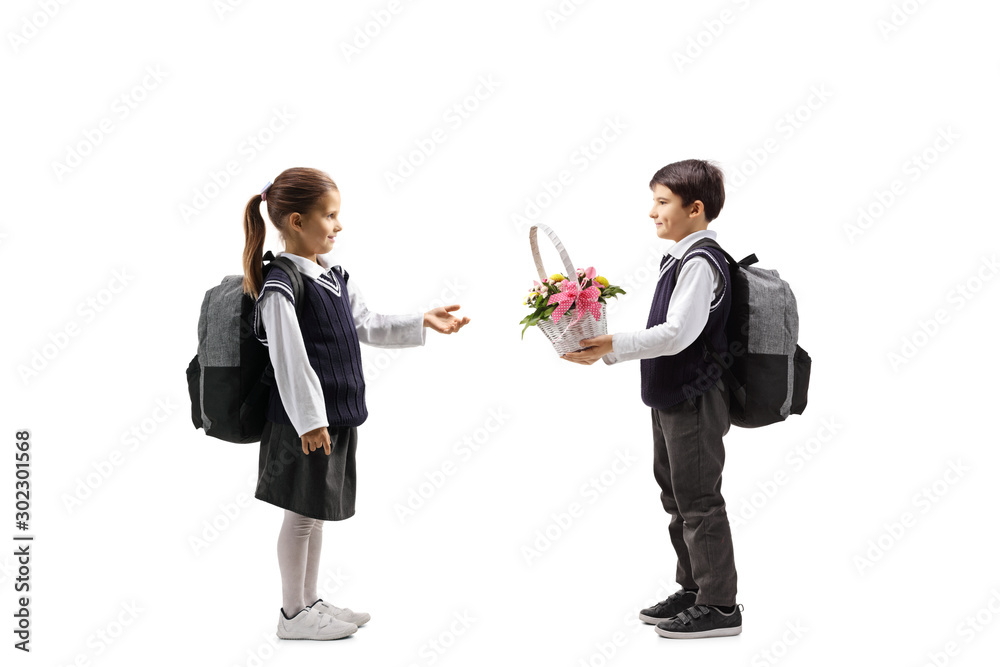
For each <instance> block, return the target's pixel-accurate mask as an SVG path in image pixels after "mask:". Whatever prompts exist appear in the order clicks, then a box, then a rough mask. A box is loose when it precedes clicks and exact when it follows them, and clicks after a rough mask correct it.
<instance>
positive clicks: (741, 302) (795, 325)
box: [681, 239, 812, 428]
mask: <svg viewBox="0 0 1000 667" xmlns="http://www.w3.org/2000/svg"><path fill="white" fill-rule="evenodd" d="M701 246H711V247H713V248H717V249H718V250H720V251H722V253H723V254H724V255H725V256H726V260H727V261H728V262H729V274H730V289H732V306H731V309H730V311H729V318H728V319H727V320H726V338H727V339H728V341H729V349H728V350H724V351H720V350H713V349H710V348H709V347H708V344H707V343H706V345H705V347H704V349H703V354H704V355H705V357H704V358H705V360H706V361H708V360H709V359H711V360H713V361H715V363H716V364H717V367H718V368H719V371H720V373H721V376H722V377H723V378H724V379H725V384H726V385H727V388H728V390H729V394H730V403H729V416H730V421H731V422H732V424H733V425H734V426H741V427H744V428H755V427H758V426H766V425H768V424H773V423H775V422H779V421H784V420H785V419H786V418H787V417H788V415H790V414H796V415H800V414H802V411H803V410H805V407H806V402H807V394H808V389H809V373H810V370H811V367H812V359H811V358H810V357H809V353H807V352H806V351H805V350H803V349H802V348H801V347H800V346H799V344H798V337H799V314H798V310H797V307H796V303H795V295H794V294H792V290H791V288H790V287H789V286H788V283H786V282H785V281H784V280H782V279H781V278H780V277H778V272H777V271H775V270H773V269H762V268H760V267H756V266H752V265H753V264H756V263H757V255H753V254H752V255H748V256H747V257H745V258H743V259H741V260H740V261H739V262H737V261H735V260H734V259H733V258H732V257H731V256H730V255H729V253H727V252H726V251H725V250H723V249H722V248H721V247H720V246H719V244H718V243H716V242H715V241H714V240H712V239H703V240H701V241H697V242H696V243H694V244H692V246H691V248H689V249H688V252H690V251H691V250H693V249H695V248H698V247H701ZM686 257H687V254H686V253H685V256H684V257H682V258H681V261H682V262H683V261H684V259H685V258H686ZM716 377H718V376H716Z"/></svg>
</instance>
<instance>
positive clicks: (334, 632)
mask: <svg viewBox="0 0 1000 667" xmlns="http://www.w3.org/2000/svg"><path fill="white" fill-rule="evenodd" d="M357 631H358V626H356V625H354V624H353V623H348V622H346V621H341V620H339V619H337V618H335V617H334V616H331V615H328V614H322V613H320V611H319V610H318V609H314V608H312V607H306V608H305V609H303V610H302V611H300V612H299V613H297V614H295V616H292V617H291V618H288V617H287V616H285V611H284V609H282V610H281V611H279V612H278V637H279V638H281V639H341V638H342V637H347V636H348V635H353V634H354V633H355V632H357Z"/></svg>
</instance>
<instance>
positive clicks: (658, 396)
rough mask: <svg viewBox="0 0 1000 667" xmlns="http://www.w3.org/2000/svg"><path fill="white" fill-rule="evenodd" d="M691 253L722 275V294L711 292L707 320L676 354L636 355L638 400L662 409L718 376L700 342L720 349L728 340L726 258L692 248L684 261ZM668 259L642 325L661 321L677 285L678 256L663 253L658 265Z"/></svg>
mask: <svg viewBox="0 0 1000 667" xmlns="http://www.w3.org/2000/svg"><path fill="white" fill-rule="evenodd" d="M695 255H700V256H702V257H704V258H705V259H707V260H708V261H709V263H710V264H711V265H712V266H714V267H715V269H716V270H717V271H718V272H719V273H720V274H721V275H722V294H721V295H720V296H718V297H715V296H714V295H713V301H712V304H711V306H710V310H709V313H708V322H707V323H706V324H705V328H704V330H702V332H701V333H700V334H699V335H698V338H696V339H695V341H694V342H693V343H692V344H691V345H689V346H688V347H686V348H684V349H683V350H681V351H680V352H678V353H677V354H671V355H664V356H660V357H654V358H652V359H640V360H639V369H640V372H641V378H642V402H643V403H645V404H646V405H648V406H649V407H651V408H657V409H658V410H665V409H666V408H668V407H670V406H672V405H676V404H677V403H680V402H681V401H683V400H684V399H686V398H694V397H696V396H700V395H701V394H704V393H705V392H706V391H708V390H709V389H711V388H712V387H713V386H714V385H715V383H716V382H717V381H718V379H719V375H720V371H719V368H718V365H717V364H714V363H712V362H711V361H708V360H706V357H705V353H704V343H705V342H706V341H709V342H710V343H711V345H713V346H714V349H715V350H720V351H724V350H726V349H728V347H729V344H728V341H727V339H726V319H727V318H728V317H729V309H730V304H731V303H732V290H731V289H730V288H729V262H728V261H727V260H726V257H725V255H723V254H722V253H721V252H719V251H718V250H716V249H714V248H708V247H702V248H696V249H694V250H692V251H690V252H689V253H688V254H687V257H685V258H684V261H685V262H687V261H689V260H690V259H691V258H693V257H694V256H695ZM667 262H672V265H671V266H670V267H669V268H668V269H667V270H666V271H665V272H664V273H663V275H662V276H661V277H660V280H659V281H658V282H657V283H656V291H655V292H654V293H653V304H652V305H651V306H650V308H649V319H648V320H647V321H646V328H647V329H649V328H650V327H653V326H656V325H657V324H662V323H663V322H665V321H666V318H667V308H668V306H669V305H670V296H671V295H672V294H673V292H674V287H675V286H676V285H677V275H678V274H679V273H680V269H681V267H680V260H677V259H676V258H673V256H672V255H666V256H664V258H663V259H662V260H661V261H660V269H661V270H662V269H663V267H664V266H665V265H666V264H667Z"/></svg>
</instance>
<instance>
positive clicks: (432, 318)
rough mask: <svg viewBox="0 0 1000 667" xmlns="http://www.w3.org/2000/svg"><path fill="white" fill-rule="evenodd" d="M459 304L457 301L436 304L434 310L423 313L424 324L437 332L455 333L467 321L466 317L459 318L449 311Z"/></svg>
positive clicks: (457, 307) (456, 308) (456, 307)
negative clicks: (449, 303) (444, 304)
mask: <svg viewBox="0 0 1000 667" xmlns="http://www.w3.org/2000/svg"><path fill="white" fill-rule="evenodd" d="M460 307H461V306H459V305H458V304H457V303H455V304H452V305H450V306H438V307H437V308H435V309H434V310H428V311H427V312H426V313H424V326H425V327H430V328H431V329H434V331H437V332H438V333H443V334H450V333H455V332H456V331H458V330H459V329H461V328H462V327H464V326H465V325H466V324H468V323H469V321H470V320H469V318H468V317H463V318H462V319H459V318H457V317H455V316H454V315H452V314H451V311H453V310H458V309H459V308H460Z"/></svg>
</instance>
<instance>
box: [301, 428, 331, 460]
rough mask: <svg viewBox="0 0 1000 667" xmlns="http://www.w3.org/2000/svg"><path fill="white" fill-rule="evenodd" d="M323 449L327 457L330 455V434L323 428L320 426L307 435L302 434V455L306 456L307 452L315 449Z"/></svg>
mask: <svg viewBox="0 0 1000 667" xmlns="http://www.w3.org/2000/svg"><path fill="white" fill-rule="evenodd" d="M320 448H322V449H323V452H324V453H325V454H326V455H327V456H329V455H330V432H329V431H328V430H326V427H325V426H320V427H319V428H314V429H313V430H311V431H309V432H308V433H303V434H302V453H303V454H308V453H309V452H314V451H316V450H317V449H320Z"/></svg>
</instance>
